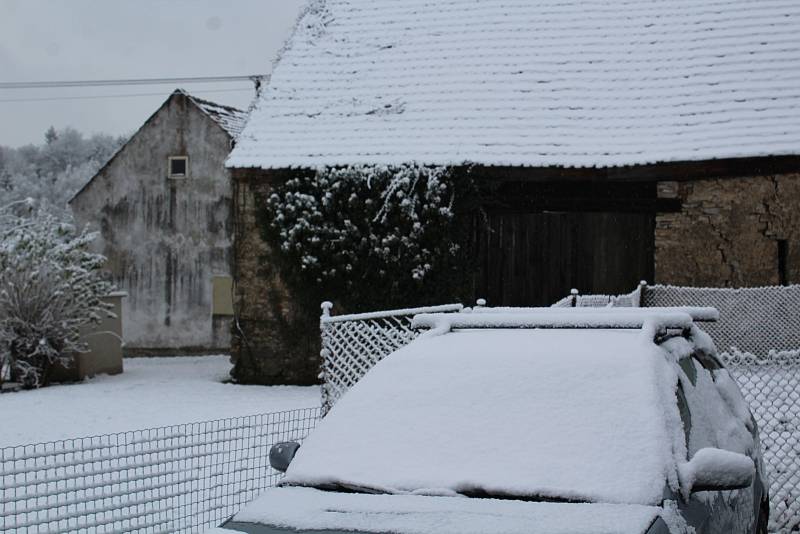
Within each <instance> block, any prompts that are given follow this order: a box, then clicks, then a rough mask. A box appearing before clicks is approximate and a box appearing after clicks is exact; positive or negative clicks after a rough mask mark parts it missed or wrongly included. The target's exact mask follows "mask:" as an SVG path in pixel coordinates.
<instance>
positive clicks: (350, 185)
mask: <svg viewBox="0 0 800 534" xmlns="http://www.w3.org/2000/svg"><path fill="white" fill-rule="evenodd" d="M456 178H457V179H456ZM473 190H474V187H473V186H472V183H471V179H470V178H469V176H468V173H466V175H464V176H458V177H455V176H454V174H453V172H452V170H451V169H450V168H446V167H429V166H417V165H400V166H394V167H389V166H350V167H342V168H323V169H319V170H317V171H315V172H306V173H301V174H297V175H296V176H295V177H293V178H291V179H289V180H287V181H286V182H284V183H282V184H280V185H277V186H276V187H274V188H273V190H272V192H271V193H270V194H269V195H268V196H267V198H264V199H263V204H264V205H263V209H262V210H261V212H262V215H263V217H262V218H261V228H262V234H263V236H264V238H265V239H266V241H267V242H268V243H269V244H270V246H271V248H272V250H274V251H275V252H276V255H277V258H269V259H266V260H265V261H275V260H277V265H278V268H279V270H280V272H281V276H282V278H283V279H284V280H285V282H286V283H287V284H288V285H289V289H290V291H291V293H292V295H293V297H295V298H296V300H298V301H299V302H298V304H300V305H302V306H309V305H314V306H316V304H318V303H319V302H320V301H321V300H334V301H335V302H337V304H340V305H341V308H344V309H347V310H349V311H364V310H373V309H388V308H392V307H397V306H408V305H421V304H430V303H440V302H445V301H448V302H449V301H453V300H459V299H461V298H462V297H463V296H464V295H465V294H467V293H469V291H470V284H471V279H470V274H471V272H472V270H471V262H470V260H469V258H470V251H469V248H470V246H469V235H470V230H471V217H472V215H471V213H472V212H471V210H470V208H471V205H472V198H473V194H474V191H473ZM341 308H340V309H341ZM314 309H315V312H316V307H315V308H314Z"/></svg>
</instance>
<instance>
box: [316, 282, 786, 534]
mask: <svg viewBox="0 0 800 534" xmlns="http://www.w3.org/2000/svg"><path fill="white" fill-rule="evenodd" d="M556 305H557V306H580V307H584V306H588V307H597V306H668V307H672V306H714V307H716V308H717V309H719V310H720V315H721V317H720V321H718V322H717V323H703V325H702V328H703V329H705V330H707V331H708V332H709V334H711V336H712V337H713V338H714V340H715V342H716V344H717V346H718V347H719V349H720V351H721V352H722V354H721V356H722V359H723V360H724V362H725V363H726V365H727V366H728V368H729V369H730V371H731V373H732V374H733V375H734V376H735V377H736V379H737V381H738V382H739V385H740V387H741V388H742V392H743V394H744V396H745V398H746V399H747V401H748V402H749V403H750V405H751V408H752V410H753V414H754V415H755V418H756V421H757V422H758V425H759V428H760V431H761V440H762V447H763V452H764V460H765V463H766V464H767V470H768V474H769V477H770V502H771V508H772V511H771V517H770V530H771V531H772V532H781V533H788V532H793V531H800V351H798V350H797V349H798V348H800V286H789V287H782V288H758V289H744V290H742V289H696V288H681V287H672V286H647V285H646V283H642V284H640V286H639V287H637V288H636V289H635V290H634V291H633V292H632V293H630V294H628V295H619V296H611V295H580V294H579V293H578V292H577V291H574V290H573V292H572V294H571V295H570V296H568V297H566V298H564V299H562V300H561V301H559V302H558V303H556ZM330 307H331V305H330V303H325V304H323V315H322V318H321V321H320V328H321V332H322V375H321V378H322V379H323V387H322V397H323V410H324V411H327V410H328V409H330V407H331V406H332V405H333V404H334V403H335V402H336V400H337V399H339V397H341V396H342V395H343V394H344V393H345V392H346V391H347V390H348V389H349V388H350V387H352V386H353V385H354V384H355V383H356V382H357V381H358V380H359V379H360V378H361V377H362V376H364V374H365V373H366V372H367V371H368V370H369V369H370V368H371V367H372V366H373V365H375V364H376V363H377V362H378V361H380V360H381V359H382V358H383V357H385V356H387V355H388V354H389V353H391V352H392V351H394V350H396V349H398V348H400V347H402V346H404V345H406V344H408V343H409V342H411V341H412V340H413V339H414V338H415V337H416V336H417V335H418V334H417V333H416V332H415V331H414V330H412V329H411V319H412V318H413V315H414V314H415V313H431V312H457V311H460V310H462V309H463V307H462V306H461V305H460V304H453V305H447V306H439V307H434V308H417V309H410V310H396V311H387V312H378V313H366V314H358V315H340V316H331V315H330ZM745 350H746V351H747V352H742V351H745Z"/></svg>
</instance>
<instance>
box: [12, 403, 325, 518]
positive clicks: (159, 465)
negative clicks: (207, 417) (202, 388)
mask: <svg viewBox="0 0 800 534" xmlns="http://www.w3.org/2000/svg"><path fill="white" fill-rule="evenodd" d="M320 415H321V414H320V409H319V408H310V409H302V410H292V411H287V412H277V413H268V414H261V415H253V416H248V417H237V418H232V419H222V420H218V421H207V422H202V423H193V424H184V425H176V426H169V427H162V428H153V429H147V430H137V431H133V432H122V433H118V434H109V435H103V436H95V437H87V438H78V439H69V440H62V441H55V442H51V443H38V444H35V445H23V446H19V447H6V448H2V449H0V531H2V532H11V533H20V534H21V533H63V532H90V533H100V532H142V533H145V532H146V533H156V532H158V533H161V532H163V533H184V532H187V533H188V532H200V531H202V530H204V529H206V528H209V527H213V526H217V525H219V524H220V523H221V522H222V521H224V520H225V519H227V518H228V517H229V516H230V515H232V514H233V513H235V512H236V511H237V510H238V509H239V508H240V507H241V506H242V505H243V504H245V503H247V502H249V501H250V500H252V499H253V498H254V497H256V496H257V495H258V494H259V493H261V492H262V491H263V490H264V489H265V488H267V487H269V486H272V485H274V484H275V483H276V482H277V480H278V478H279V476H280V474H279V473H278V472H276V471H274V470H273V469H272V468H271V467H270V466H269V460H268V454H269V449H270V447H271V446H272V445H273V444H275V443H278V442H281V441H289V440H294V441H301V440H302V439H304V438H305V437H306V435H307V434H308V433H309V432H310V430H311V429H312V428H314V426H315V425H316V423H317V421H318V419H319V417H320Z"/></svg>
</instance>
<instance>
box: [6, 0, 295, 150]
mask: <svg viewBox="0 0 800 534" xmlns="http://www.w3.org/2000/svg"><path fill="white" fill-rule="evenodd" d="M304 4H305V1H304V0H161V1H159V0H0V81H3V82H16V81H50V80H58V81H60V80H86V79H89V80H91V79H117V78H158V77H181V76H226V75H245V74H261V73H268V72H269V71H270V68H271V63H272V60H273V58H274V57H275V54H276V53H277V51H278V50H279V49H280V47H281V45H282V44H283V42H284V41H285V39H286V38H287V37H288V36H289V33H290V31H291V29H292V27H293V25H294V22H295V20H296V18H297V16H298V14H299V12H300V9H301V7H302V6H303V5H304ZM183 88H184V89H186V90H187V91H189V92H190V93H193V94H196V95H197V96H199V97H202V98H206V99H208V100H213V101H216V102H219V103H222V104H229V105H233V106H237V107H240V108H246V107H247V105H248V104H249V103H250V101H251V99H252V97H253V89H252V84H251V83H249V82H237V83H226V84H186V85H185V86H184V87H183ZM174 89H175V87H172V86H169V85H148V86H129V87H96V88H91V89H86V88H68V89H47V90H45V89H37V90H30V89H25V90H21V89H0V145H7V146H19V145H23V144H26V143H40V142H42V140H43V138H44V132H45V130H46V129H47V128H48V127H49V126H50V125H53V126H55V127H56V128H63V127H65V126H73V127H75V128H77V129H79V130H81V131H83V132H86V133H87V134H88V133H94V132H106V133H110V134H114V135H118V134H123V133H131V132H133V131H134V130H135V129H136V128H138V127H139V126H140V125H141V124H142V123H143V122H144V121H145V120H146V119H147V117H149V116H150V115H151V114H152V113H153V112H154V111H155V110H156V108H157V107H158V106H159V105H160V104H161V102H163V101H164V100H165V99H166V97H167V96H168V95H169V93H171V92H172V90H174ZM223 91H224V92H223ZM141 93H147V94H150V93H156V94H155V95H150V96H137V97H125V98H92V99H79V98H72V99H69V100H36V101H25V102H21V101H19V100H20V99H51V98H66V97H84V96H90V95H91V96H105V95H119V94H141Z"/></svg>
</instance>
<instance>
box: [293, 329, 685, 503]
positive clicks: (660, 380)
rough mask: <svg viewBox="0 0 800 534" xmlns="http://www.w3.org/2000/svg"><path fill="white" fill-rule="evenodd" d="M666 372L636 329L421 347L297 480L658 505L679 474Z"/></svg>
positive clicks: (455, 336)
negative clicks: (665, 490) (677, 473)
mask: <svg viewBox="0 0 800 534" xmlns="http://www.w3.org/2000/svg"><path fill="white" fill-rule="evenodd" d="M668 373H669V370H668V368H667V363H666V359H665V358H664V356H663V352H662V350H661V349H659V348H658V347H657V346H656V345H655V344H653V343H652V338H649V339H648V338H646V337H644V336H643V335H642V333H641V332H640V331H637V330H569V329H563V330H540V329H533V330H519V329H517V330H497V329H490V330H459V331H454V332H452V333H448V334H444V335H441V336H433V337H427V338H422V339H418V340H416V341H414V342H412V343H411V344H410V345H408V346H407V347H405V348H403V349H400V350H399V351H397V352H395V353H393V354H391V355H389V356H388V357H387V358H385V359H384V360H382V361H381V362H380V363H378V364H377V365H376V366H375V367H374V368H373V369H372V370H371V371H370V372H369V373H367V375H366V376H365V377H364V378H363V379H362V380H361V381H360V382H359V383H358V384H356V385H355V386H354V387H353V388H352V389H351V390H350V392H349V393H348V394H347V395H345V396H344V397H343V398H342V399H341V400H340V401H339V402H338V403H337V404H336V406H334V408H333V409H332V410H331V412H330V413H329V414H328V415H327V417H326V418H325V419H324V420H323V421H321V422H320V424H319V426H318V427H317V429H316V430H315V431H314V432H313V433H312V434H311V436H309V437H308V439H307V440H306V441H305V443H304V444H303V446H302V447H301V448H300V450H299V452H298V454H297V456H296V457H295V459H294V461H293V462H292V464H291V465H290V467H289V470H288V471H287V476H286V478H285V483H286V484H289V485H309V486H313V485H327V484H337V483H339V484H346V485H354V486H361V487H367V488H372V489H376V490H380V491H387V492H390V493H402V492H414V491H430V490H432V491H435V492H441V491H445V490H446V491H450V492H459V493H481V492H487V493H490V494H502V495H509V496H522V497H532V498H536V497H541V498H556V499H567V500H573V501H597V502H607V503H632V504H655V503H658V502H660V500H661V498H662V496H663V492H664V489H665V485H666V483H667V480H668V479H670V480H672V478H670V477H673V476H674V471H675V461H674V459H673V458H674V456H673V447H674V443H675V442H674V437H673V436H672V435H671V433H670V432H669V431H668V430H667V428H668V425H669V424H673V425H674V424H675V421H676V420H677V407H676V406H675V403H674V383H673V384H672V388H669V386H668V387H667V388H666V389H665V388H664V382H665V379H664V377H665V376H667V375H668ZM669 380H673V381H674V380H675V378H674V375H672V378H670V379H669ZM665 392H667V393H668V394H670V395H673V398H672V399H666V400H665V399H664V396H665ZM670 403H671V408H666V407H668V406H670ZM670 409H671V410H673V411H675V412H676V413H675V414H672V413H669V410H670ZM668 421H671V423H668ZM677 424H678V425H680V423H679V422H678V423H677Z"/></svg>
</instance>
